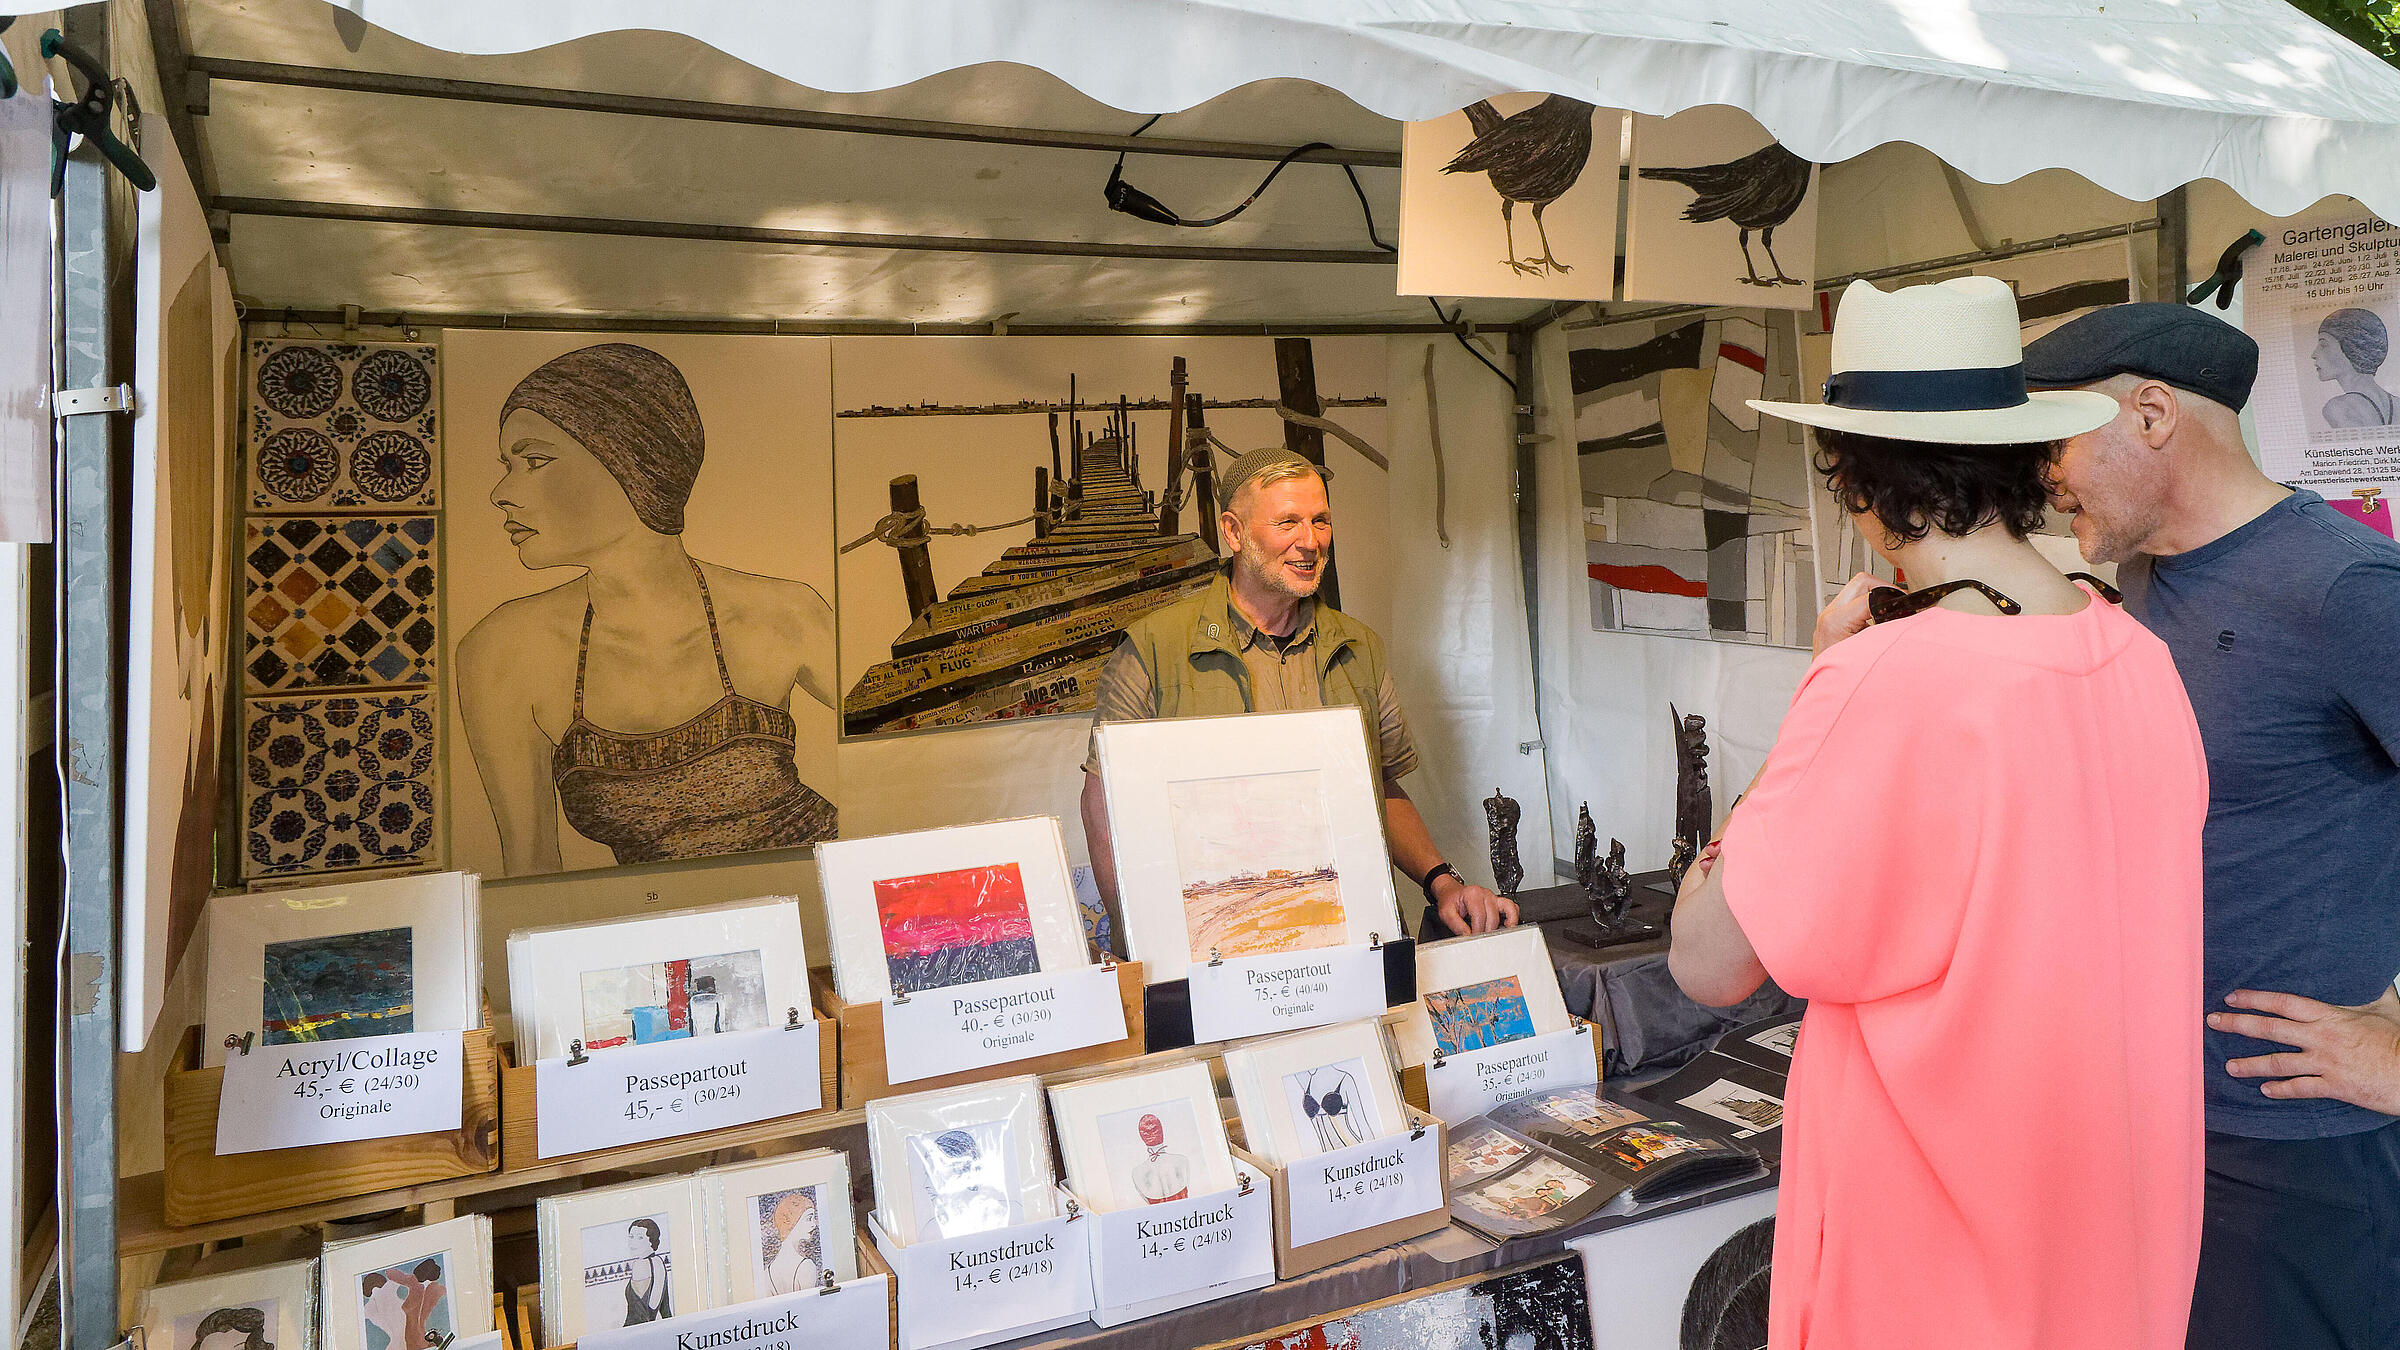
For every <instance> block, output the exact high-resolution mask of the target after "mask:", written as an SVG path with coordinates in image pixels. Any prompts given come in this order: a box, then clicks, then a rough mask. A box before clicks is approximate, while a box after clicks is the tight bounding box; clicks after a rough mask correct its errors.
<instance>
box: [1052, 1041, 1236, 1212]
mask: <svg viewBox="0 0 2400 1350" xmlns="http://www.w3.org/2000/svg"><path fill="white" fill-rule="evenodd" d="M1050 1113H1051V1115H1052V1116H1054V1117H1056V1119H1057V1121H1058V1152H1059V1156H1060V1157H1061V1158H1063V1159H1065V1160H1066V1166H1067V1185H1068V1186H1069V1188H1071V1189H1072V1190H1073V1191H1074V1192H1075V1193H1076V1194H1077V1195H1079V1196H1082V1197H1083V1199H1084V1201H1085V1202H1086V1203H1087V1204H1089V1205H1090V1206H1091V1207H1092V1208H1094V1209H1096V1210H1100V1211H1102V1212H1104V1213H1113V1212H1114V1211H1117V1210H1120V1209H1140V1208H1141V1207H1143V1206H1144V1205H1162V1204H1165V1203H1167V1202H1168V1201H1170V1200H1182V1199H1186V1198H1188V1197H1191V1196H1195V1195H1214V1194H1216V1193H1217V1192H1219V1191H1223V1190H1228V1189H1231V1188H1232V1187H1233V1185H1234V1184H1235V1182H1236V1180H1237V1176H1236V1173H1235V1172H1234V1168H1233V1149H1232V1147H1231V1146H1230V1145H1229V1144H1228V1143H1227V1141H1226V1138H1225V1120H1224V1117H1222V1116H1220V1115H1219V1114H1218V1113H1217V1088H1216V1082H1215V1080H1214V1079H1212V1078H1211V1077H1210V1076H1209V1072H1208V1066H1207V1065H1206V1064H1201V1063H1186V1064H1176V1065H1172V1066H1169V1067H1167V1068H1163V1069H1147V1070H1143V1071H1141V1072H1138V1073H1124V1074H1115V1075H1112V1076H1110V1077H1107V1078H1087V1079H1084V1080H1083V1081H1082V1082H1078V1083H1067V1084H1063V1085H1061V1086H1059V1087H1054V1088H1052V1089H1050Z"/></svg>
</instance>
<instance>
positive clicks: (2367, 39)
mask: <svg viewBox="0 0 2400 1350" xmlns="http://www.w3.org/2000/svg"><path fill="white" fill-rule="evenodd" d="M2292 5H2293V7H2294V8H2296V9H2298V10H2300V11H2301V12H2302V13H2305V14H2307V15H2309V16H2310V17H2312V18H2314V19H2316V21H2317V22H2319V23H2321V24H2324V25H2325V26H2326V27H2328V28H2330V29H2332V30H2333V31H2335V32H2337V33H2339V34H2341V35H2342V36H2343V37H2346V38H2348V39H2350V40H2351V41H2352V42H2355V43H2357V44H2358V45H2359V46H2361V47H2364V48H2366V49H2367V50H2368V51H2371V52H2373V53H2375V54H2376V55H2377V56H2380V57H2382V58H2383V59H2384V60H2386V61H2389V62H2391V63H2392V64H2393V65H2396V66H2400V43H2396V42H2395V39H2396V38H2400V0H2292Z"/></svg>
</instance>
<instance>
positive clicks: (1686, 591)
mask: <svg viewBox="0 0 2400 1350" xmlns="http://www.w3.org/2000/svg"><path fill="white" fill-rule="evenodd" d="M1586 570H1587V571H1588V572H1589V573H1590V575H1591V578H1592V580H1594V581H1605V582H1607V583H1608V584H1609V585H1611V586H1614V587H1616V588H1617V589H1618V590H1620V591H1640V592H1642V593H1643V594H1645V595H1688V596H1690V597H1692V598H1693V599H1695V600H1706V599H1707V598H1708V583H1707V582H1705V581H1693V580H1690V579H1689V578H1686V577H1681V576H1677V575H1676V574H1675V572H1674V570H1673V569H1671V568H1666V567H1661V566H1659V565H1658V564H1657V563H1643V564H1642V565H1640V566H1639V567H1626V566H1622V565H1619V564H1614V563H1591V564H1589V565H1588V566H1587V568H1586Z"/></svg>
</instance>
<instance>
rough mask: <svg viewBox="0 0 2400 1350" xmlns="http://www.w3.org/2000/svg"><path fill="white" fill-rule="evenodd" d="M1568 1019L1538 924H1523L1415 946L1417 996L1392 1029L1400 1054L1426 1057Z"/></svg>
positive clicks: (1517, 1036)
mask: <svg viewBox="0 0 2400 1350" xmlns="http://www.w3.org/2000/svg"><path fill="white" fill-rule="evenodd" d="M1572 1025H1573V1023H1572V1021H1570V1019H1569V1018H1568V1017H1567V1003H1566V999H1565V997H1564V996H1562V995H1561V994H1560V993H1559V989H1558V972H1557V969H1556V968H1555V967H1553V966H1552V965H1551V964H1550V949H1549V947H1548V946H1547V945H1546V944H1545V943H1544V942H1543V941H1542V931H1541V929H1539V928H1536V927H1534V926H1533V925H1531V924H1527V925H1524V926H1522V927H1518V928H1504V929H1502V930H1500V931H1499V932H1496V933H1485V934H1481V935H1479V936H1475V937H1459V938H1450V939H1447V940H1445V941H1442V942H1429V943H1426V944H1425V945H1423V946H1421V947H1419V948H1417V1001H1416V1002H1415V1003H1413V1004H1411V1005H1409V1008H1408V1010H1407V1012H1406V1014H1405V1015H1403V1016H1402V1018H1401V1020H1400V1023H1399V1025H1398V1026H1397V1027H1396V1028H1395V1033H1396V1035H1397V1037H1398V1039H1399V1042H1400V1062H1401V1063H1403V1064H1425V1063H1429V1062H1431V1061H1432V1060H1434V1059H1437V1058H1441V1057H1445V1056H1449V1055H1455V1054H1460V1053H1463V1052H1465V1051H1469V1050H1481V1049H1485V1048H1486V1047H1489V1046H1494V1045H1505V1044H1507V1043H1508V1042H1510V1041H1521V1040H1524V1039H1526V1038H1527V1037H1529V1036H1547V1035H1550V1034H1551V1033H1553V1032H1559V1031H1565V1030H1566V1029H1567V1028H1568V1027H1570V1026H1572Z"/></svg>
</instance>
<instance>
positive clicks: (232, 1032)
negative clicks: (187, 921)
mask: <svg viewBox="0 0 2400 1350" xmlns="http://www.w3.org/2000/svg"><path fill="white" fill-rule="evenodd" d="M208 923H209V939H208V974H207V986H206V987H207V991H208V992H207V998H208V1016H207V1027H206V1034H205V1036H204V1038H203V1040H202V1043H201V1048H202V1050H203V1052H204V1054H205V1056H206V1058H205V1059H204V1061H203V1062H204V1063H206V1064H208V1065H211V1066H214V1065H218V1064H222V1063H224V1062H225V1055H226V1041H227V1040H228V1039H229V1038H230V1039H231V1040H233V1041H234V1042H235V1043H236V1044H237V1045H244V1046H247V1045H288V1044H291V1043H294V1042H300V1041H337V1040H350V1039H354V1038H356V1037H360V1036H396V1035H401V1034H404V1033H407V1032H416V1031H465V1030H470V1029H472V1028H475V1027H480V1026H482V1025H483V993H482V986H483V958H482V948H481V946H480V942H479V937H480V934H481V933H482V926H483V904H482V889H481V886H480V885H479V883H478V880H477V878H476V877H475V876H474V875H473V874H471V873H466V872H438V873H434V874H431V875H427V876H417V877H396V878H391V879H388V880H382V881H359V882H352V883H349V884H347V885H335V886H314V887H309V888H306V889H298V890H282V891H269V892H265V893H263V894H258V895H224V896H219V897H217V898H216V899H214V900H211V901H210V902H209V907H208Z"/></svg>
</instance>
